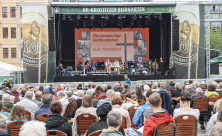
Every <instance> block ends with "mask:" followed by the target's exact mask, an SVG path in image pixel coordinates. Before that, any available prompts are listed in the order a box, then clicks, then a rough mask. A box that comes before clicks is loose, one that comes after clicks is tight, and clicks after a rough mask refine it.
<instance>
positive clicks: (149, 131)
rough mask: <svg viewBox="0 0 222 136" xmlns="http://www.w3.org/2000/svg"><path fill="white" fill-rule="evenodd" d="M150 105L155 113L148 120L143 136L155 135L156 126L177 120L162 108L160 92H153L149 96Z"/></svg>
mask: <svg viewBox="0 0 222 136" xmlns="http://www.w3.org/2000/svg"><path fill="white" fill-rule="evenodd" d="M149 103H150V107H151V108H152V110H153V112H154V114H153V115H151V116H150V117H149V118H148V119H147V120H146V121H145V125H144V128H143V136H153V132H154V128H155V127H156V126H158V125H160V124H164V123H168V122H172V123H174V124H175V120H174V118H173V117H172V115H170V114H169V113H168V112H167V111H165V112H163V111H162V110H161V104H162V100H161V97H160V94H159V93H153V94H151V95H150V97H149Z"/></svg>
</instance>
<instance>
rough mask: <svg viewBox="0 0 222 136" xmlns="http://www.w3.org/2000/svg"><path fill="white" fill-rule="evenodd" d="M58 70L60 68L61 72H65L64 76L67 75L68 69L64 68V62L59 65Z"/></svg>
mask: <svg viewBox="0 0 222 136" xmlns="http://www.w3.org/2000/svg"><path fill="white" fill-rule="evenodd" d="M58 70H59V71H60V72H63V73H64V76H67V70H66V69H64V68H63V65H62V64H60V65H59V66H58Z"/></svg>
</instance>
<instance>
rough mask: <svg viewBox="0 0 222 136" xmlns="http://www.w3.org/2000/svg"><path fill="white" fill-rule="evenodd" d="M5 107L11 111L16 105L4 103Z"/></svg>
mask: <svg viewBox="0 0 222 136" xmlns="http://www.w3.org/2000/svg"><path fill="white" fill-rule="evenodd" d="M3 107H4V108H7V109H9V110H10V111H11V110H12V108H13V107H14V105H13V104H12V103H9V102H3Z"/></svg>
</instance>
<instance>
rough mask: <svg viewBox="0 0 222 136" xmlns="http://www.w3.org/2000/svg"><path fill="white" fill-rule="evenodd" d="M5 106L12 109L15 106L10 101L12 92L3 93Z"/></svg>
mask: <svg viewBox="0 0 222 136" xmlns="http://www.w3.org/2000/svg"><path fill="white" fill-rule="evenodd" d="M3 107H4V108H7V109H9V110H10V111H11V110H12V108H13V107H14V105H13V104H12V103H10V94H7V93H6V94H4V95H3Z"/></svg>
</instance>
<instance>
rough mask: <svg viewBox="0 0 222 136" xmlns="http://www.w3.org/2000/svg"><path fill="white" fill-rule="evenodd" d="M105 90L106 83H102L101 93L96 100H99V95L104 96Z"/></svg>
mask: <svg viewBox="0 0 222 136" xmlns="http://www.w3.org/2000/svg"><path fill="white" fill-rule="evenodd" d="M106 92H107V88H106V85H105V84H103V85H102V89H101V93H100V94H99V95H98V98H97V99H98V100H99V97H101V96H106Z"/></svg>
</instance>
